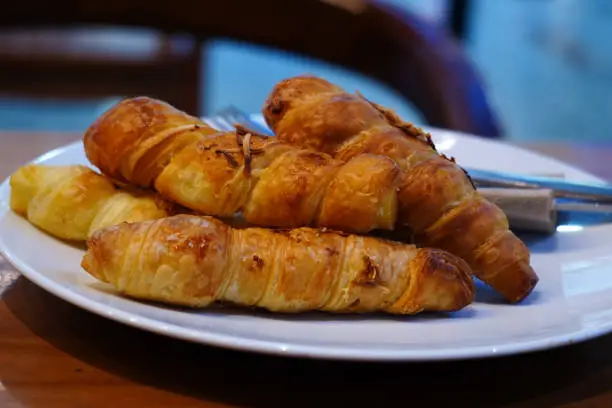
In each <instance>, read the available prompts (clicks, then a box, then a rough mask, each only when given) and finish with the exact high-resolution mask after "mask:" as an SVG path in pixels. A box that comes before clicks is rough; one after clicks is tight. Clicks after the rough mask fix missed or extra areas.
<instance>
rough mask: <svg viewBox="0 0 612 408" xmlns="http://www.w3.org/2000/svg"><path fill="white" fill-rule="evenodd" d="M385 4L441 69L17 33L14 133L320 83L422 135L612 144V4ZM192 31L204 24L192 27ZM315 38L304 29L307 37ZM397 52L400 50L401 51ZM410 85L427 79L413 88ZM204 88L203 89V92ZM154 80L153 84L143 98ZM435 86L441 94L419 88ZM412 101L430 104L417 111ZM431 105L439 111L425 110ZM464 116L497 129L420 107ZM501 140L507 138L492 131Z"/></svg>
mask: <svg viewBox="0 0 612 408" xmlns="http://www.w3.org/2000/svg"><path fill="white" fill-rule="evenodd" d="M228 1H229V2H230V3H231V2H232V1H230V0H228ZM315 1H316V0H312V2H315ZM322 2H323V3H327V6H326V7H329V8H336V9H338V10H341V11H342V13H345V14H347V15H350V16H360V15H365V14H367V12H365V11H364V8H366V7H367V5H366V4H365V3H367V2H364V1H360V0H333V1H332V0H327V1H322ZM126 3H129V0H126ZM243 3H246V2H243ZM251 3H252V4H257V3H258V2H257V1H256V0H253V1H252V2H251ZM263 3H268V2H267V1H263V2H262V4H263ZM299 3H303V2H299ZM376 3H377V4H379V5H380V4H382V5H383V6H386V5H388V6H389V7H391V8H384V10H385V12H386V13H389V14H390V15H391V16H393V15H394V13H397V12H405V13H407V14H406V16H414V18H416V20H411V19H410V18H404V17H405V16H404V15H403V14H395V16H396V17H397V16H400V17H397V19H398V21H403V23H404V24H405V25H406V26H408V28H406V29H405V31H403V30H404V28H402V27H401V26H400V25H397V26H395V25H393V24H391V23H387V24H382V25H381V26H380V27H376V28H371V27H370V29H372V30H380V31H381V32H383V31H384V32H387V31H389V32H390V31H393V33H391V34H388V36H389V37H388V38H387V37H385V39H383V40H381V41H383V42H384V41H387V42H389V41H395V42H402V41H403V39H397V38H398V37H401V36H405V37H406V43H407V44H409V45H408V46H407V47H408V48H406V47H403V48H402V47H399V46H398V48H397V49H401V50H408V49H409V51H406V52H407V53H408V54H410V55H411V57H410V58H413V59H414V58H416V59H417V60H418V58H419V56H422V55H425V54H427V53H426V52H425V51H423V50H427V49H428V47H432V50H430V52H429V54H427V55H429V57H427V56H426V57H423V58H424V59H427V58H429V59H428V60H427V62H425V63H423V64H421V65H419V64H413V65H410V61H412V60H411V59H410V58H408V57H406V58H408V59H406V60H404V57H402V56H401V55H399V51H398V52H395V51H393V52H392V51H388V53H387V54H377V55H374V54H372V55H371V61H369V62H367V61H366V60H367V59H368V57H369V56H368V55H367V54H366V55H363V57H362V58H363V61H361V59H360V64H361V65H359V67H370V66H374V65H376V69H378V70H379V71H380V72H383V73H382V74H380V75H368V73H367V72H364V70H360V69H352V67H351V66H348V65H350V64H344V66H343V65H340V64H338V63H336V62H334V61H333V59H334V57H333V55H335V54H333V53H334V52H336V53H337V54H338V55H342V56H343V55H344V54H343V51H342V47H341V46H339V45H335V46H336V47H338V49H337V50H335V51H334V50H332V51H328V52H327V54H325V53H324V52H322V54H321V55H330V56H332V57H331V58H328V59H327V60H326V58H319V56H309V55H307V54H306V53H304V52H292V51H291V50H289V48H291V44H290V45H289V46H287V47H285V48H286V49H283V50H281V49H278V48H275V47H270V46H269V45H268V44H254V43H251V42H245V41H243V40H244V38H231V37H232V36H230V35H225V36H219V37H218V38H216V37H214V36H210V37H208V38H207V39H206V42H205V43H203V42H199V41H194V39H193V37H191V36H190V35H188V34H189V33H172V34H164V33H160V32H159V31H158V30H155V29H154V27H153V28H151V29H149V28H146V27H139V28H126V27H110V28H109V27H105V26H101V25H99V24H98V25H96V26H95V27H91V26H73V25H71V26H69V27H68V28H65V27H61V28H60V27H55V26H45V27H44V28H41V27H21V26H19V25H18V24H16V25H11V26H10V27H8V26H6V24H4V27H3V28H2V30H0V128H1V129H3V130H52V131H82V130H84V129H85V128H86V127H87V126H88V125H89V124H90V123H91V122H92V121H93V120H94V119H95V118H96V117H97V116H98V115H99V114H100V113H102V112H103V111H104V110H105V109H106V108H108V107H109V106H110V105H111V104H113V103H115V102H116V101H117V100H119V98H121V97H122V96H131V95H132V94H133V93H144V92H146V93H147V94H150V95H152V96H158V97H161V98H164V99H167V100H170V99H172V98H175V99H174V100H170V102H173V103H174V102H175V101H182V100H187V102H184V103H183V102H180V104H181V107H182V108H184V109H186V110H189V111H190V112H191V113H194V114H199V115H208V114H211V113H214V112H216V111H218V110H219V109H222V108H224V107H226V106H228V105H236V106H238V107H239V108H241V109H243V110H245V111H248V112H259V111H260V109H261V106H262V103H263V101H264V99H265V97H266V96H267V94H268V93H269V92H270V90H271V88H272V87H273V86H274V84H275V83H276V82H278V81H279V80H281V79H283V78H286V77H289V76H292V75H297V74H300V73H312V74H316V75H321V76H323V77H325V78H327V79H329V80H331V81H334V82H337V83H338V84H339V85H341V86H343V87H345V88H346V89H347V90H350V91H353V90H356V89H358V90H359V91H360V92H362V93H363V94H365V95H366V96H368V97H369V98H370V99H373V100H375V101H377V102H379V103H381V104H383V105H386V106H389V107H391V108H393V109H395V110H396V111H397V112H398V113H399V114H400V115H402V116H403V117H404V118H406V119H407V120H409V121H414V122H417V123H419V124H428V123H432V122H433V124H434V125H436V126H441V127H449V128H457V129H459V130H467V131H474V132H479V130H482V132H480V133H482V134H483V135H484V134H485V133H487V132H488V131H490V134H489V135H485V136H488V137H502V138H505V139H507V140H517V141H556V140H559V141H563V140H566V141H567V140H576V139H579V140H581V141H586V142H594V143H595V142H605V141H610V140H612V46H611V45H610V40H611V39H612V2H611V1H610V0H463V1H462V0H385V1H378V2H376ZM117 4H119V3H117ZM198 4H200V10H201V13H202V15H204V14H206V13H207V7H209V4H210V2H206V1H200V2H198ZM283 4H284V5H283ZM296 4H297V3H296ZM3 7H4V6H3ZM31 7H34V6H31ZM92 7H93V6H92ZM248 7H251V9H250V10H251V11H249V10H241V9H240V8H235V9H234V11H233V12H232V13H231V14H228V15H227V19H226V22H227V24H229V25H231V24H232V22H233V21H235V24H236V25H240V27H243V28H241V29H237V32H240V33H247V32H248V30H250V29H256V28H257V25H260V24H268V23H269V22H268V23H266V22H263V21H258V19H257V18H256V17H253V19H252V20H250V23H249V19H248V18H236V16H237V15H240V16H242V14H244V13H249V12H252V7H255V6H248ZM262 7H264V6H263V5H262ZM266 7H267V6H266ZM275 7H277V10H278V7H286V8H291V7H293V2H292V1H285V2H276V5H275ZM297 12H301V11H299V10H298V11H296V13H297ZM18 14H19V11H18V12H17V15H18ZM269 14H270V13H268V15H269ZM313 15H314V16H315V17H311V21H310V25H309V26H304V27H310V28H308V29H310V30H313V32H317V30H319V29H321V30H322V29H326V30H327V29H329V30H330V34H329V39H330V41H331V42H333V41H336V40H337V41H338V43H339V44H343V43H342V42H341V41H339V40H338V39H337V37H338V34H337V33H335V32H332V31H331V30H332V29H331V28H328V25H329V27H333V25H334V23H333V18H337V19H338V20H337V21H338V23H337V24H344V23H345V22H344V20H342V21H341V19H340V18H339V17H333V18H332V20H331V21H332V22H331V23H330V22H329V21H330V20H329V19H325V21H324V22H321V26H319V23H320V22H319V20H318V18H317V17H316V16H317V14H313ZM272 17H274V16H272ZM193 18H195V17H193ZM342 18H344V17H342ZM351 18H353V17H351ZM359 18H361V17H359ZM390 18H392V17H390ZM364 19H365V18H364ZM153 20H155V18H154V19H153ZM192 20H193V19H192ZM237 20H238V21H237ZM321 21H323V20H321ZM346 21H347V24H353V23H352V21H353V20H349V19H348V18H347V20H346ZM354 21H355V23H354V25H355V26H357V25H358V24H362V20H359V19H358V17H354ZM368 21H369V20H368ZM381 21H382V20H381ZM385 21H395V20H385ZM6 22H7V21H6V20H5V21H4V23H6ZM189 24H196V23H193V21H191V20H190V22H189ZM198 24H204V23H198ZM249 24H251V25H252V27H249ZM364 24H365V23H364ZM368 24H370V23H368ZM372 24H373V23H372ZM398 24H399V23H398ZM196 25H197V24H196ZM220 25H221V23H219V27H220ZM283 27H285V28H283ZM304 27H300V28H299V29H300V30H304V29H305V28H304ZM368 27H369V26H368ZM415 27H416V28H415ZM216 28H218V27H216V26H215V27H214V29H216ZM353 28H354V27H353ZM214 29H210V28H208V27H206V28H205V31H206V30H207V31H206V32H213V31H214ZM224 29H225V28H224ZM283 29H286V30H291V27H290V25H287V26H285V25H283V24H279V25H278V29H277V30H278V31H279V32H278V33H277V34H278V36H279V37H283V36H286V37H288V36H291V35H296V38H297V39H295V40H293V39H292V40H291V41H295V42H296V44H297V43H299V44H298V48H299V46H301V43H300V41H303V38H304V36H305V35H310V34H304V33H293V32H291V33H289V32H287V33H284V32H282V30H283ZM240 30H242V31H240ZM338 32H339V33H342V32H350V31H348V30H346V29H342V30H339V31H338ZM372 32H374V31H372ZM415 32H416V33H417V34H418V35H420V36H422V41H421V42H419V41H416V43H415V42H414V41H413V40H414V38H416V37H418V35H416V34H414V33H415ZM298 34H299V35H298ZM249 35H250V34H249ZM266 35H268V34H266ZM300 35H301V37H300ZM317 35H318V34H317ZM440 35H444V36H446V37H447V38H448V40H449V41H451V42H452V44H456V45H457V46H458V47H459V48H460V50H461V55H460V57H461V58H464V59H465V61H463V62H462V63H465V64H469V65H470V67H471V68H472V69H473V70H474V74H473V76H475V77H476V78H477V80H478V81H479V87H480V88H479V91H478V92H482V94H480V93H478V92H476V91H475V90H474V89H475V88H474V87H473V86H471V85H470V86H469V87H465V88H466V89H463V90H460V91H457V93H461V97H457V98H456V99H453V98H454V96H453V95H449V94H446V91H445V89H444V88H445V87H446V88H447V90H450V91H451V92H452V91H453V89H454V87H457V89H458V88H460V87H461V86H462V85H457V84H462V83H465V81H466V80H465V77H464V76H463V74H462V73H461V72H463V71H461V70H462V68H461V67H459V68H457V70H458V71H461V72H459V73H457V78H458V79H456V80H454V81H455V82H453V81H452V80H450V79H448V78H446V79H445V77H446V76H451V77H452V76H453V75H455V74H454V73H453V72H451V71H452V69H454V68H450V71H449V70H442V71H440V72H438V71H436V64H438V66H439V65H440V64H439V60H438V59H437V58H441V59H442V60H443V61H447V62H448V61H450V63H449V66H453V64H454V61H456V60H457V58H458V57H457V56H456V55H455V54H453V53H454V52H455V51H454V50H453V49H450V51H449V50H448V49H447V45H445V44H446V43H444V44H442V45H441V46H440V48H439V49H438V48H436V47H438V45H440V44H439V43H440V40H439V38H440V37H439V36H440ZM268 36H269V35H268ZM313 36H314V34H313ZM411 36H413V37H411ZM243 37H244V36H243ZM261 38H267V37H265V36H264V37H261ZM283 38H284V37H283ZM321 38H324V37H321ZM391 38H393V39H391ZM423 38H424V40H423ZM332 40H333V41H332ZM430 40H431V41H430ZM318 41H319V42H321V41H322V40H321V39H319V40H318ZM346 41H347V42H346V44H351V47H352V48H354V49H356V50H358V49H359V48H360V47H362V46H363V49H364V50H365V51H364V52H366V53H367V52H369V51H367V50H369V49H370V48H371V47H370V46H369V45H368V44H367V42H368V40H367V37H359V38H353V42H351V39H350V38H349V39H347V40H346ZM354 42H358V44H354ZM359 42H361V43H359ZM383 42H381V44H382V43H383ZM442 42H443V41H442ZM385 44H386V43H385ZM392 49H395V48H389V50H392ZM415 55H416V56H415ZM449 55H450V57H449ZM342 58H344V57H341V58H339V59H342ZM351 58H352V57H351ZM351 58H348V57H347V58H346V60H347V61H348V60H351ZM169 61H170V62H169ZM177 61H178V62H177ZM406 61H408V62H406ZM459 65H460V64H458V66H459ZM56 66H57V67H59V68H57V67H56ZM395 66H397V69H395V68H394V67H395ZM381 67H382V68H381ZM60 70H62V71H61V73H58V72H60ZM372 70H374V68H372ZM56 71H57V72H56ZM366 71H367V70H366ZM418 71H423V72H418ZM372 72H374V71H372ZM377 72H378V71H377ZM384 75H389V76H391V75H392V76H393V79H392V80H389V81H387V80H386V78H385V77H384ZM402 76H404V77H411V76H414V77H415V78H416V79H415V80H414V81H412V82H411V83H410V84H408V85H406V84H404V82H405V81H404V82H402V81H403V80H402ZM103 77H104V78H103ZM196 77H197V80H195V79H193V78H196ZM99 78H103V79H99ZM109 78H110V79H109ZM188 79H189V81H191V82H188ZM77 80H78V81H77ZM447 80H448V81H447ZM472 80H473V79H468V80H467V81H472ZM113 81H115V82H116V84H115V83H114V82H113ZM146 81H149V82H148V83H150V84H151V85H143V87H139V88H136V87H134V86H132V85H135V84H136V83H137V82H143V83H146ZM427 81H433V82H437V84H427V85H423V87H422V88H420V87H419V84H421V83H425V82H427ZM445 81H447V82H445ZM408 82H410V81H408ZM190 84H191V85H190ZM394 84H399V85H398V86H394ZM415 84H416V85H415ZM453 84H454V85H453ZM147 86H150V87H149V88H147ZM402 86H403V87H402ZM409 86H411V87H412V88H415V86H416V88H415V89H416V90H411V91H407V90H406V88H407V87H409ZM164 87H165V88H164ZM191 88H192V89H191ZM439 88H442V89H439ZM468 88H469V89H468ZM149 90H150V91H149ZM90 91H91V92H90ZM419 93H420V94H419ZM406 95H417V96H415V97H413V98H407V97H406ZM424 95H425V96H424ZM421 97H427V98H429V97H436V98H438V100H437V101H434V102H431V103H430V101H429V100H427V101H425V102H422V101H420V98H421ZM461 98H463V99H461ZM177 104H179V102H177ZM428 104H429V105H428ZM432 104H433V105H432ZM462 104H463V105H466V104H467V105H470V106H471V108H470V109H471V110H470V112H471V113H470V114H469V115H468V114H464V113H462V111H461V106H458V107H457V109H459V110H457V112H458V113H457V115H459V116H461V115H466V116H470V115H473V117H474V122H484V124H482V123H477V124H476V125H474V126H472V127H470V126H471V125H466V126H465V127H463V128H462V126H463V125H462V124H460V123H459V122H460V121H459V122H457V121H456V120H455V119H452V118H451V119H448V118H447V116H449V117H450V116H452V115H451V114H448V115H446V116H445V113H440V114H439V115H438V113H435V112H434V113H431V112H425V113H424V112H423V109H420V108H419V105H422V106H429V108H426V109H425V111H427V109H429V110H430V111H432V110H438V111H443V110H445V109H447V108H448V109H451V110H453V109H455V108H456V106H457V105H462ZM485 104H486V108H485ZM434 105H435V107H432V106H434ZM447 105H454V106H450V107H448V106H447ZM422 106H421V107H422ZM483 112H484V113H483ZM436 115H437V116H436ZM485 116H491V118H488V119H487V118H484V117H485ZM432 118H434V119H432ZM435 118H441V119H439V120H438V119H435ZM483 118H484V119H483ZM470 120H471V119H470ZM490 122H494V123H495V125H494V126H492V125H491V123H490ZM456 123H459V124H456ZM493 127H494V128H495V130H491V129H492V128H493Z"/></svg>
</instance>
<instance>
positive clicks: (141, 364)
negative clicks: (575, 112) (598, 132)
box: [0, 132, 612, 408]
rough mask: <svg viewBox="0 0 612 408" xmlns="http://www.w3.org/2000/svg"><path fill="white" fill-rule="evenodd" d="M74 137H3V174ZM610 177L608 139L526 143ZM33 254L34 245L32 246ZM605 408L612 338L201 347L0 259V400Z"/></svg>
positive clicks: (116, 407) (90, 405)
mask: <svg viewBox="0 0 612 408" xmlns="http://www.w3.org/2000/svg"><path fill="white" fill-rule="evenodd" d="M78 137H79V136H78V135H67V134H48V133H46V134H32V133H22V134H19V133H6V132H5V133H1V132H0V177H2V178H4V177H6V176H7V175H8V174H9V173H10V172H11V171H12V170H13V169H14V168H15V167H16V166H18V165H19V164H21V163H23V162H24V161H26V160H29V159H31V158H32V157H34V156H36V155H38V154H40V153H43V152H45V151H47V150H49V149H51V148H54V147H57V146H60V145H62V144H65V143H67V142H69V141H72V140H76V139H78ZM532 147H533V148H534V149H536V150H539V151H542V152H545V153H548V154H551V155H553V156H556V157H559V158H561V159H563V160H566V161H569V162H573V163H575V164H577V165H578V166H580V167H583V168H585V169H587V170H589V171H591V172H593V173H595V174H597V175H600V176H603V177H607V178H609V179H612V167H610V166H609V161H610V160H611V159H612V145H611V146H609V147H607V148H601V147H598V146H590V147H589V146H570V145H556V146H547V145H533V146H532ZM32 250H33V251H36V248H32ZM358 404H359V405H365V406H371V407H374V406H376V407H378V406H390V405H392V404H393V405H395V404H397V405H399V406H411V405H412V406H425V407H449V406H452V407H455V408H459V407H469V408H478V407H487V408H491V407H501V406H503V407H517V408H518V407H602V408H603V407H611V406H612V336H605V337H602V338H599V339H596V340H592V341H589V342H586V343H581V344H577V345H573V346H570V347H564V348H561V349H556V350H550V351H545V352H538V353H531V354H526V355H522V356H513V357H504V358H497V359H489V360H476V361H463V362H453V363H450V362H446V363H431V364H372V363H367V364H364V363H360V364H356V363H340V362H328V361H310V360H303V359H285V358H280V357H270V356H262V355H255V354H248V353H242V352H235V351H229V350H224V349H218V348H212V347H205V346H200V345H196V344H191V343H187V342H183V341H178V340H173V339H169V338H165V337H161V336H158V335H154V334H151V333H148V332H145V331H141V330H137V329H134V328H130V327H127V326H124V325H122V324H119V323H115V322H112V321H110V320H106V319H104V318H102V317H98V316H97V315H93V314H90V313H88V312H85V311H83V310H81V309H79V308H77V307H74V306H72V305H71V304H69V303H67V302H65V301H63V300H61V299H59V298H56V297H54V296H52V295H50V294H48V293H47V292H45V291H43V290H42V289H39V288H38V287H37V286H35V285H33V284H32V283H30V282H29V281H28V280H26V279H25V278H23V277H20V276H19V274H18V273H17V272H16V271H15V270H14V269H12V267H10V266H9V265H7V264H6V262H4V263H3V262H2V260H0V407H1V408H17V407H24V408H25V407H27V408H32V407H44V408H60V407H61V408H64V407H68V408H78V407H87V408H95V407H112V408H120V407H130V408H133V407H147V408H154V407H227V406H266V407H273V406H281V407H296V406H309V407H313V406H327V405H330V406H331V405H333V406H336V407H352V406H357V405H358Z"/></svg>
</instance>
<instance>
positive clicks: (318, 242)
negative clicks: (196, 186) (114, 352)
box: [82, 215, 474, 314]
mask: <svg viewBox="0 0 612 408" xmlns="http://www.w3.org/2000/svg"><path fill="white" fill-rule="evenodd" d="M82 267H83V268H84V269H85V270H86V271H87V272H88V273H89V274H91V275H92V276H93V277H95V278H97V279H99V280H101V281H103V282H107V283H110V284H111V285H112V286H114V287H115V288H116V289H117V290H118V291H119V292H121V293H123V294H126V295H128V296H130V297H133V298H136V299H142V300H152V301H159V302H163V303H168V304H173V305H183V306H191V307H206V306H208V305H210V304H211V303H213V302H229V303H232V304H236V305H241V306H253V307H260V308H265V309H268V310H270V311H275V312H304V311H311V310H320V311H327V312H335V313H349V312H353V313H365V312H375V311H383V312H388V313H394V314H416V313H419V312H422V311H442V312H449V311H456V310H459V309H461V308H463V307H465V306H467V305H469V304H470V303H471V302H472V301H473V299H474V283H473V280H472V277H471V271H470V269H469V267H468V266H467V264H466V263H465V262H464V261H463V260H461V259H460V258H458V257H455V256H453V255H451V254H449V253H447V252H444V251H441V250H438V249H417V248H416V247H415V246H413V245H407V244H400V243H397V242H393V241H385V240H382V239H377V238H373V237H366V236H358V235H349V234H344V233H337V232H332V231H325V230H318V229H312V228H298V229H293V230H292V229H286V230H272V229H266V228H246V229H232V228H230V227H229V226H228V225H227V224H224V223H223V222H221V221H219V220H218V219H216V218H213V217H208V216H195V215H176V216H172V217H167V218H163V219H159V220H151V221H143V222H138V223H124V224H121V225H117V226H112V227H108V228H104V229H101V230H98V231H96V232H95V233H94V234H93V236H92V237H91V238H90V239H89V241H88V249H87V252H86V254H85V256H84V258H83V261H82Z"/></svg>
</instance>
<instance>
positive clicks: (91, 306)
mask: <svg viewBox="0 0 612 408" xmlns="http://www.w3.org/2000/svg"><path fill="white" fill-rule="evenodd" d="M428 129H431V133H434V132H436V131H442V132H447V133H449V132H450V133H452V134H454V135H455V136H458V137H459V138H469V139H473V140H474V139H476V138H477V137H478V136H474V135H470V134H463V133H461V132H456V131H452V130H446V129H438V130H436V129H435V128H428ZM476 140H477V141H480V139H476ZM486 142H487V143H492V144H497V145H503V146H504V147H511V148H513V149H518V150H521V151H524V152H529V153H531V154H535V155H537V156H539V157H544V158H546V159H548V160H552V161H554V162H556V163H557V164H559V165H561V166H564V167H567V168H572V169H573V170H574V171H576V172H578V173H581V174H582V175H584V176H587V177H591V178H593V179H600V178H599V177H597V176H595V175H593V174H590V173H589V172H587V171H585V170H583V169H580V168H578V167H576V166H573V165H571V164H569V163H566V162H563V161H561V160H558V159H556V158H554V157H550V156H546V155H545V154H541V153H539V152H535V151H532V150H529V149H526V148H524V147H521V146H516V145H511V144H506V143H504V142H501V141H491V140H486ZM78 145H81V146H82V140H75V141H74V142H71V143H67V144H65V145H63V146H59V147H57V148H55V149H51V150H49V151H47V152H45V153H43V154H41V155H38V156H37V157H36V158H34V159H32V160H30V161H28V162H26V163H24V164H22V166H23V165H27V164H36V163H43V162H45V161H48V160H50V159H52V158H55V157H57V156H60V155H62V154H63V153H64V152H65V151H67V150H69V149H71V148H76V147H77V146H78ZM11 174H12V173H11ZM11 174H9V175H8V176H7V177H6V178H5V179H4V180H3V182H2V183H1V184H0V195H3V194H4V193H3V192H5V191H6V192H10V186H9V182H10V177H11ZM600 180H601V179H600ZM604 181H605V180H604ZM9 213H10V207H9V206H8V205H2V206H0V220H1V219H4V218H5V217H6V216H7V215H8V214H9ZM0 254H2V255H3V256H4V257H5V259H6V261H7V262H8V263H9V264H11V265H12V266H13V267H14V268H15V269H17V270H18V271H19V272H20V273H22V274H23V275H24V276H25V277H26V278H27V279H28V280H30V281H32V282H33V283H35V284H36V285H37V286H39V287H41V288H43V289H44V290H46V291H47V292H49V293H51V294H53V295H54V296H57V297H59V298H61V299H63V300H65V301H67V302H69V303H71V304H73V305H74V306H76V307H79V308H82V309H84V310H87V311H88V312H91V313H94V314H97V315H99V316H102V317H105V318H108V319H111V320H114V321H116V322H118V323H122V324H125V325H127V326H131V327H135V328H138V329H141V330H146V331H149V332H152V333H155V334H157V335H162V336H167V337H172V338H176V339H180V340H185V341H190V342H194V343H197V344H202V345H206V346H214V347H222V348H226V349H234V350H238V351H242V352H257V353H263V354H269V355H277V356H283V357H296V358H315V359H326V360H343V361H381V362H392V361H397V362H435V361H458V360H466V359H470V360H471V359H482V358H491V357H501V356H507V355H515V354H525V353H531V352H536V351H541V350H548V349H554V348H559V347H564V346H567V345H570V344H576V343H580V342H583V341H586V340H590V339H592V338H595V337H598V336H601V335H604V334H607V333H609V332H610V331H612V321H611V322H610V323H608V324H602V325H599V326H595V327H587V328H582V329H581V330H575V331H573V332H570V333H565V334H562V335H549V336H547V337H542V338H538V339H535V340H529V341H523V342H520V343H514V344H507V345H502V346H500V347H492V346H467V347H456V348H452V347H445V348H443V349H435V350H423V349H419V350H415V349H406V350H402V351H398V350H397V349H392V350H385V349H384V348H377V347H374V348H364V347H361V348H360V347H350V348H347V347H342V346H334V345H317V344H315V345H306V344H299V343H295V342H292V343H291V344H282V343H280V342H279V341H274V340H259V339H252V338H251V339H249V338H245V337H241V336H238V335H229V334H220V333H216V332H214V331H210V330H197V329H187V328H184V327H181V326H178V325H176V324H174V323H167V322H164V324H163V325H161V326H165V327H171V328H172V330H164V329H163V328H162V327H160V324H159V321H158V320H155V319H152V318H148V317H143V316H140V315H136V314H134V313H132V312H129V311H125V310H123V309H121V308H117V307H115V306H112V305H107V304H103V303H100V302H98V301H96V300H93V299H90V298H87V297H86V296H84V295H82V294H79V293H77V292H73V291H71V290H70V289H68V288H65V287H64V286H62V285H61V284H59V283H56V282H54V281H53V280H52V279H50V278H49V277H47V276H46V275H44V274H43V273H41V272H38V271H36V270H35V269H33V268H31V267H30V266H29V265H27V263H25V262H23V261H22V260H21V259H19V258H18V257H16V256H14V255H13V253H12V251H11V250H10V245H7V243H5V240H4V239H2V238H1V237H0ZM79 268H81V267H80V265H79ZM108 296H112V295H108Z"/></svg>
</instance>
